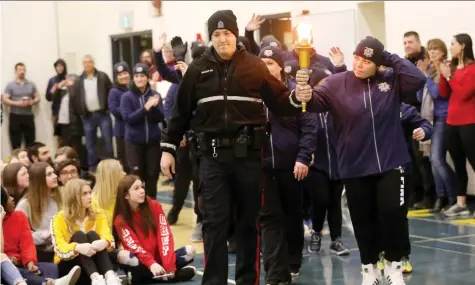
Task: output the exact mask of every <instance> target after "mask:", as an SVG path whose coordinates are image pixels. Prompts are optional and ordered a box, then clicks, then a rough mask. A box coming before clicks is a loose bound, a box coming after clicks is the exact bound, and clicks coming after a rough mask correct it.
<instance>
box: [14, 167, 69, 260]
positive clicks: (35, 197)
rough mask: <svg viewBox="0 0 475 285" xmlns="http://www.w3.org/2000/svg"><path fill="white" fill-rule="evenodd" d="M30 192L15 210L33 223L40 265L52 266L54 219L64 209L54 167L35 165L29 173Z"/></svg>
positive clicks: (32, 227) (31, 224)
mask: <svg viewBox="0 0 475 285" xmlns="http://www.w3.org/2000/svg"><path fill="white" fill-rule="evenodd" d="M29 174H30V181H31V185H30V189H29V190H28V193H26V194H25V196H24V197H23V198H22V199H21V200H20V202H18V205H17V207H16V210H18V211H22V212H23V213H24V214H25V215H26V216H27V217H28V221H29V222H30V226H31V229H32V230H33V232H32V234H33V240H34V242H35V245H36V252H37V254H38V260H39V261H40V262H53V257H54V253H53V244H52V243H51V232H50V228H49V226H50V224H51V219H52V218H53V217H54V216H55V215H56V214H57V213H58V212H59V208H60V207H61V193H60V191H59V189H58V176H56V174H55V173H54V169H53V167H51V166H50V165H49V164H48V163H46V162H35V163H33V165H31V167H30V170H29Z"/></svg>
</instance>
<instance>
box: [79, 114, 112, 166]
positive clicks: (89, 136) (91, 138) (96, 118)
mask: <svg viewBox="0 0 475 285" xmlns="http://www.w3.org/2000/svg"><path fill="white" fill-rule="evenodd" d="M81 119H82V123H83V126H84V135H85V136H86V149H87V162H88V165H89V169H90V170H95V169H96V167H97V164H98V162H99V157H98V155H97V149H96V140H97V128H99V129H100V130H101V136H102V138H103V139H104V148H105V153H104V155H105V157H106V158H113V157H114V149H113V148H112V119H111V117H110V114H109V113H101V112H96V113H92V114H89V115H87V116H82V117H81Z"/></svg>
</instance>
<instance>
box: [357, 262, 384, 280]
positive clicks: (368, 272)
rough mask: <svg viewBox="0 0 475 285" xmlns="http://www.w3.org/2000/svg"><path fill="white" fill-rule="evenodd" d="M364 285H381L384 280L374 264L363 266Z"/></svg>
mask: <svg viewBox="0 0 475 285" xmlns="http://www.w3.org/2000/svg"><path fill="white" fill-rule="evenodd" d="M362 268H363V271H361V274H362V275H363V283H361V285H381V284H382V282H383V278H382V276H381V272H380V271H379V270H378V269H377V268H375V266H374V265H373V264H368V265H363V266H362Z"/></svg>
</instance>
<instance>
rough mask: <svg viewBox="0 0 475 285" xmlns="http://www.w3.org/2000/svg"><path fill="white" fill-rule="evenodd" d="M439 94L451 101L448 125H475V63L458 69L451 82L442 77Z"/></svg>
mask: <svg viewBox="0 0 475 285" xmlns="http://www.w3.org/2000/svg"><path fill="white" fill-rule="evenodd" d="M439 93H440V96H441V97H444V98H448V97H449V96H450V99H449V111H448V114H447V124H449V125H452V126H461V125H468V124H475V63H472V64H469V65H467V66H465V68H463V69H456V70H455V72H454V75H453V77H452V78H451V79H450V82H447V80H446V79H445V77H443V76H442V75H441V76H440V83H439Z"/></svg>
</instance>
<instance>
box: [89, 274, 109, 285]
mask: <svg viewBox="0 0 475 285" xmlns="http://www.w3.org/2000/svg"><path fill="white" fill-rule="evenodd" d="M93 275H94V274H93ZM91 285H107V283H106V280H104V276H102V275H99V274H97V275H95V276H94V277H93V278H92V279H91Z"/></svg>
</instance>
